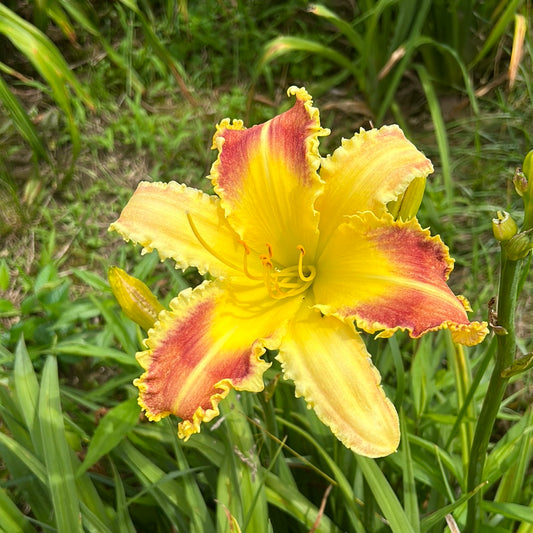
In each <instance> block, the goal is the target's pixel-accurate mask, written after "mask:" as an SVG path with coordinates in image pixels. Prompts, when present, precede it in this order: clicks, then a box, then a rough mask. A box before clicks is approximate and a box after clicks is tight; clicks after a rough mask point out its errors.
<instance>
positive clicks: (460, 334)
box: [357, 320, 489, 346]
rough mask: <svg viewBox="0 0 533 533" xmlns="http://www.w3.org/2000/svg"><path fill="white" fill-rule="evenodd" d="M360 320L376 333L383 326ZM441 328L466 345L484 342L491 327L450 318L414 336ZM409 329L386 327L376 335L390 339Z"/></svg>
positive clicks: (371, 331)
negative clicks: (461, 322)
mask: <svg viewBox="0 0 533 533" xmlns="http://www.w3.org/2000/svg"><path fill="white" fill-rule="evenodd" d="M360 322H361V321H358V324H357V325H358V326H359V327H361V328H362V329H364V330H365V331H367V332H369V333H375V332H376V331H377V330H378V329H380V328H381V327H382V326H381V325H376V324H373V325H372V324H364V325H361V323H360ZM376 326H377V327H376ZM367 328H368V329H367ZM441 329H448V330H450V333H451V335H452V339H453V341H454V342H456V343H457V344H464V345H465V346H475V345H476V344H479V343H481V342H483V340H484V339H485V337H486V336H487V334H488V333H489V329H488V327H487V323H486V322H469V323H468V324H457V323H456V322H452V321H450V320H448V321H446V322H443V323H442V324H440V325H439V326H436V327H434V328H430V329H427V330H426V331H424V332H423V333H422V334H421V335H417V336H413V338H415V339H418V338H420V337H422V336H423V335H425V334H426V333H430V332H432V331H439V330H441ZM407 330H408V328H402V327H396V328H389V329H385V330H383V331H380V332H379V333H378V334H377V335H376V339H388V338H389V337H392V336H393V335H394V333H396V331H407Z"/></svg>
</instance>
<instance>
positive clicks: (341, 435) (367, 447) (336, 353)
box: [278, 308, 400, 457]
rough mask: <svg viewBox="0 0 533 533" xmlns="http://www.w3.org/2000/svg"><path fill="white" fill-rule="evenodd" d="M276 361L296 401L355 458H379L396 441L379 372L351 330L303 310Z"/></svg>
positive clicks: (395, 419)
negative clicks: (304, 403)
mask: <svg viewBox="0 0 533 533" xmlns="http://www.w3.org/2000/svg"><path fill="white" fill-rule="evenodd" d="M278 359H279V360H280V361H281V363H282V366H283V370H284V373H285V377H286V378H288V379H292V380H293V381H294V383H295V386H296V395H297V396H303V397H304V398H305V400H306V401H307V404H308V406H309V407H310V408H313V409H314V410H315V412H316V414H317V415H318V417H319V418H320V419H321V420H322V422H324V423H325V424H326V425H328V426H329V427H330V428H331V431H332V432H333V433H334V434H335V435H336V436H337V438H338V439H339V440H340V441H341V442H342V443H343V444H344V445H345V446H347V447H348V448H350V449H351V450H353V451H354V452H356V453H358V454H360V455H365V456H367V457H383V456H385V455H389V454H391V453H392V452H394V451H395V450H396V448H397V447H398V443H399V440H400V430H399V424H398V416H397V414H396V410H395V409H394V406H393V405H392V403H391V402H390V401H389V400H388V399H387V397H386V396H385V393H384V392H383V389H382V388H381V385H380V382H381V377H380V375H379V372H378V371H377V369H376V368H375V367H374V365H373V364H372V361H371V360H370V356H369V354H368V352H367V351H366V347H365V345H364V343H363V341H362V340H361V337H360V336H359V334H358V333H357V332H356V331H355V329H354V327H353V326H352V325H351V324H350V325H347V324H345V323H343V322H342V321H340V320H338V319H337V318H334V317H327V316H321V315H320V313H318V312H317V311H315V310H309V309H307V308H302V310H301V313H299V314H298V316H297V318H296V319H295V320H293V321H291V322H290V323H289V325H288V328H287V333H286V335H285V337H284V338H283V340H282V343H281V348H280V351H279V355H278Z"/></svg>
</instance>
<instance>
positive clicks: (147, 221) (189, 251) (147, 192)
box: [108, 181, 242, 277]
mask: <svg viewBox="0 0 533 533" xmlns="http://www.w3.org/2000/svg"><path fill="white" fill-rule="evenodd" d="M173 201H175V206H174V205H173V206H172V208H171V207H170V205H168V204H169V203H170V202H173ZM180 202H181V203H180ZM163 204H164V205H163ZM219 204H220V200H219V198H218V197H217V196H214V195H209V194H206V193H204V192H202V191H200V190H198V189H194V188H191V187H187V186H186V185H185V184H183V183H177V182H175V181H169V182H168V183H163V182H148V181H141V182H140V183H139V185H138V186H137V189H136V191H135V193H134V194H133V196H132V197H131V198H130V200H129V202H128V204H127V205H126V206H125V207H124V209H123V210H122V213H121V215H120V217H119V218H118V220H116V221H115V222H113V223H112V224H110V226H109V230H108V231H116V232H117V233H119V234H120V235H121V237H122V238H123V239H124V241H126V242H132V243H134V244H139V245H140V246H141V247H142V249H141V255H145V254H149V253H151V252H153V251H154V250H157V253H158V255H159V258H160V259H161V261H164V260H165V259H173V260H174V261H175V265H176V268H179V269H183V270H185V269H186V268H188V267H191V266H192V267H196V268H197V269H198V271H199V272H200V274H202V275H203V274H206V273H207V272H209V273H211V274H212V275H214V276H216V277H225V276H227V274H228V267H227V265H225V264H223V263H221V262H220V261H219V260H218V259H217V258H216V257H214V256H213V255H212V254H211V253H210V252H209V250H206V249H205V248H204V247H203V246H202V244H201V243H200V242H199V241H198V239H197V237H196V236H195V235H194V233H193V232H192V230H191V225H190V222H189V221H188V218H187V213H189V214H190V215H191V217H192V219H193V220H194V223H195V224H196V226H197V227H198V230H199V231H200V233H202V236H203V237H204V238H208V239H209V238H211V237H213V231H214V230H213V228H216V232H215V233H216V235H214V236H215V237H216V239H214V241H213V242H210V243H209V244H210V245H211V246H213V248H215V249H222V251H223V252H224V254H226V255H228V259H229V260H235V261H237V264H240V263H241V261H242V252H241V251H240V247H237V248H239V249H238V251H237V252H236V251H235V243H236V242H237V240H238V237H237V235H236V234H234V235H232V232H233V230H232V229H231V228H230V227H229V225H227V224H225V217H224V214H223V211H222V208H221V207H220V205H219ZM151 210H156V211H157V215H156V216H154V217H151V216H150V213H151ZM163 213H168V214H167V216H166V217H162V214H163ZM207 222H209V224H207ZM228 250H229V251H228ZM230 270H231V269H230Z"/></svg>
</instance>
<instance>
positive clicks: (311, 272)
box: [296, 244, 316, 282]
mask: <svg viewBox="0 0 533 533" xmlns="http://www.w3.org/2000/svg"><path fill="white" fill-rule="evenodd" d="M296 249H297V250H298V251H299V252H300V255H299V257H298V276H299V277H300V279H301V280H302V281H305V282H307V281H312V280H313V279H314V277H315V274H316V271H315V269H314V268H309V267H308V270H309V274H307V275H305V274H304V271H303V259H304V255H305V248H304V247H303V246H302V245H301V244H299V245H298V246H297V247H296Z"/></svg>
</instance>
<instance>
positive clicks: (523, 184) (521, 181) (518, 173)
mask: <svg viewBox="0 0 533 533" xmlns="http://www.w3.org/2000/svg"><path fill="white" fill-rule="evenodd" d="M513 185H514V188H515V191H516V194H518V196H522V197H523V196H524V194H525V193H526V192H527V185H528V183H527V178H526V176H525V174H524V173H523V172H522V170H521V169H520V168H517V169H516V170H515V173H514V176H513Z"/></svg>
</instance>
